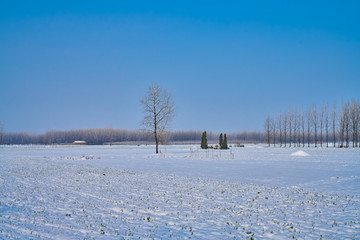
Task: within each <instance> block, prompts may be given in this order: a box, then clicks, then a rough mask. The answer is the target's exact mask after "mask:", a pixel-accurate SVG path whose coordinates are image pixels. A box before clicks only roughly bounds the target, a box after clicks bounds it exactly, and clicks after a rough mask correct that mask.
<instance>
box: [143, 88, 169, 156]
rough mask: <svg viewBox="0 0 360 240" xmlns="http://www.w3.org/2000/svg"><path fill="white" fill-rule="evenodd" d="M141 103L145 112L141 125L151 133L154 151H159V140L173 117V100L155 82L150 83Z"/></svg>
mask: <svg viewBox="0 0 360 240" xmlns="http://www.w3.org/2000/svg"><path fill="white" fill-rule="evenodd" d="M141 104H142V106H143V110H144V114H145V116H144V120H143V125H144V127H145V128H146V129H147V130H148V131H150V132H151V133H152V134H153V136H154V139H155V144H156V153H159V148H158V146H159V141H161V138H162V137H163V134H164V133H165V132H166V129H167V127H168V124H169V122H170V121H171V120H172V119H173V117H174V102H173V101H172V99H171V96H170V95H169V94H168V93H167V91H166V89H162V88H161V87H160V86H159V85H157V84H152V85H150V86H149V88H148V91H147V93H146V95H145V96H144V97H143V99H142V100H141Z"/></svg>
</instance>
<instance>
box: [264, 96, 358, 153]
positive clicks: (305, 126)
mask: <svg viewBox="0 0 360 240" xmlns="http://www.w3.org/2000/svg"><path fill="white" fill-rule="evenodd" d="M264 127H265V132H264V137H265V142H266V143H267V144H268V146H269V147H270V146H274V147H275V146H280V147H301V146H302V147H305V146H307V147H310V146H315V147H318V146H320V147H325V146H326V147H329V146H332V147H341V148H342V147H350V146H352V147H360V144H359V137H360V102H359V100H355V99H352V100H351V101H347V102H345V103H342V104H341V105H340V106H339V107H338V106H337V105H336V103H334V104H333V105H332V107H331V108H330V107H329V104H322V105H321V106H320V107H319V106H317V105H315V104H314V105H312V106H309V107H308V108H307V110H304V108H298V109H292V108H290V109H289V110H288V111H285V112H283V113H281V112H280V113H279V114H277V116H276V117H275V118H271V117H267V118H266V120H265V126H264Z"/></svg>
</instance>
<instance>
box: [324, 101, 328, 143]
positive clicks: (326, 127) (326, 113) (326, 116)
mask: <svg viewBox="0 0 360 240" xmlns="http://www.w3.org/2000/svg"><path fill="white" fill-rule="evenodd" d="M324 112H325V113H324V114H325V138H326V147H329V104H326V105H325V108H324Z"/></svg>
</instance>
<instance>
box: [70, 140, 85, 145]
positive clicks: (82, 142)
mask: <svg viewBox="0 0 360 240" xmlns="http://www.w3.org/2000/svg"><path fill="white" fill-rule="evenodd" d="M73 144H74V145H86V144H87V143H86V141H74V142H73Z"/></svg>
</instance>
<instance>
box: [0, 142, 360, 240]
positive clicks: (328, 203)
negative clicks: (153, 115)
mask: <svg viewBox="0 0 360 240" xmlns="http://www.w3.org/2000/svg"><path fill="white" fill-rule="evenodd" d="M296 150H299V149H294V148H267V147H265V146H262V145H254V146H246V147H245V148H233V149H231V150H222V151H220V150H200V149H199V148H198V147H197V146H166V147H162V148H161V152H162V153H161V154H159V155H155V154H154V153H153V152H154V147H153V146H0V239H139V238H140V239H185V238H186V239H189V238H191V239H251V238H254V239H359V238H360V216H359V215H360V149H337V148H304V149H301V150H299V151H303V152H304V153H307V154H308V156H306V157H304V156H303V155H301V154H298V155H296V157H293V156H292V153H294V151H296ZM299 151H298V152H299ZM295 153H296V152H295Z"/></svg>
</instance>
